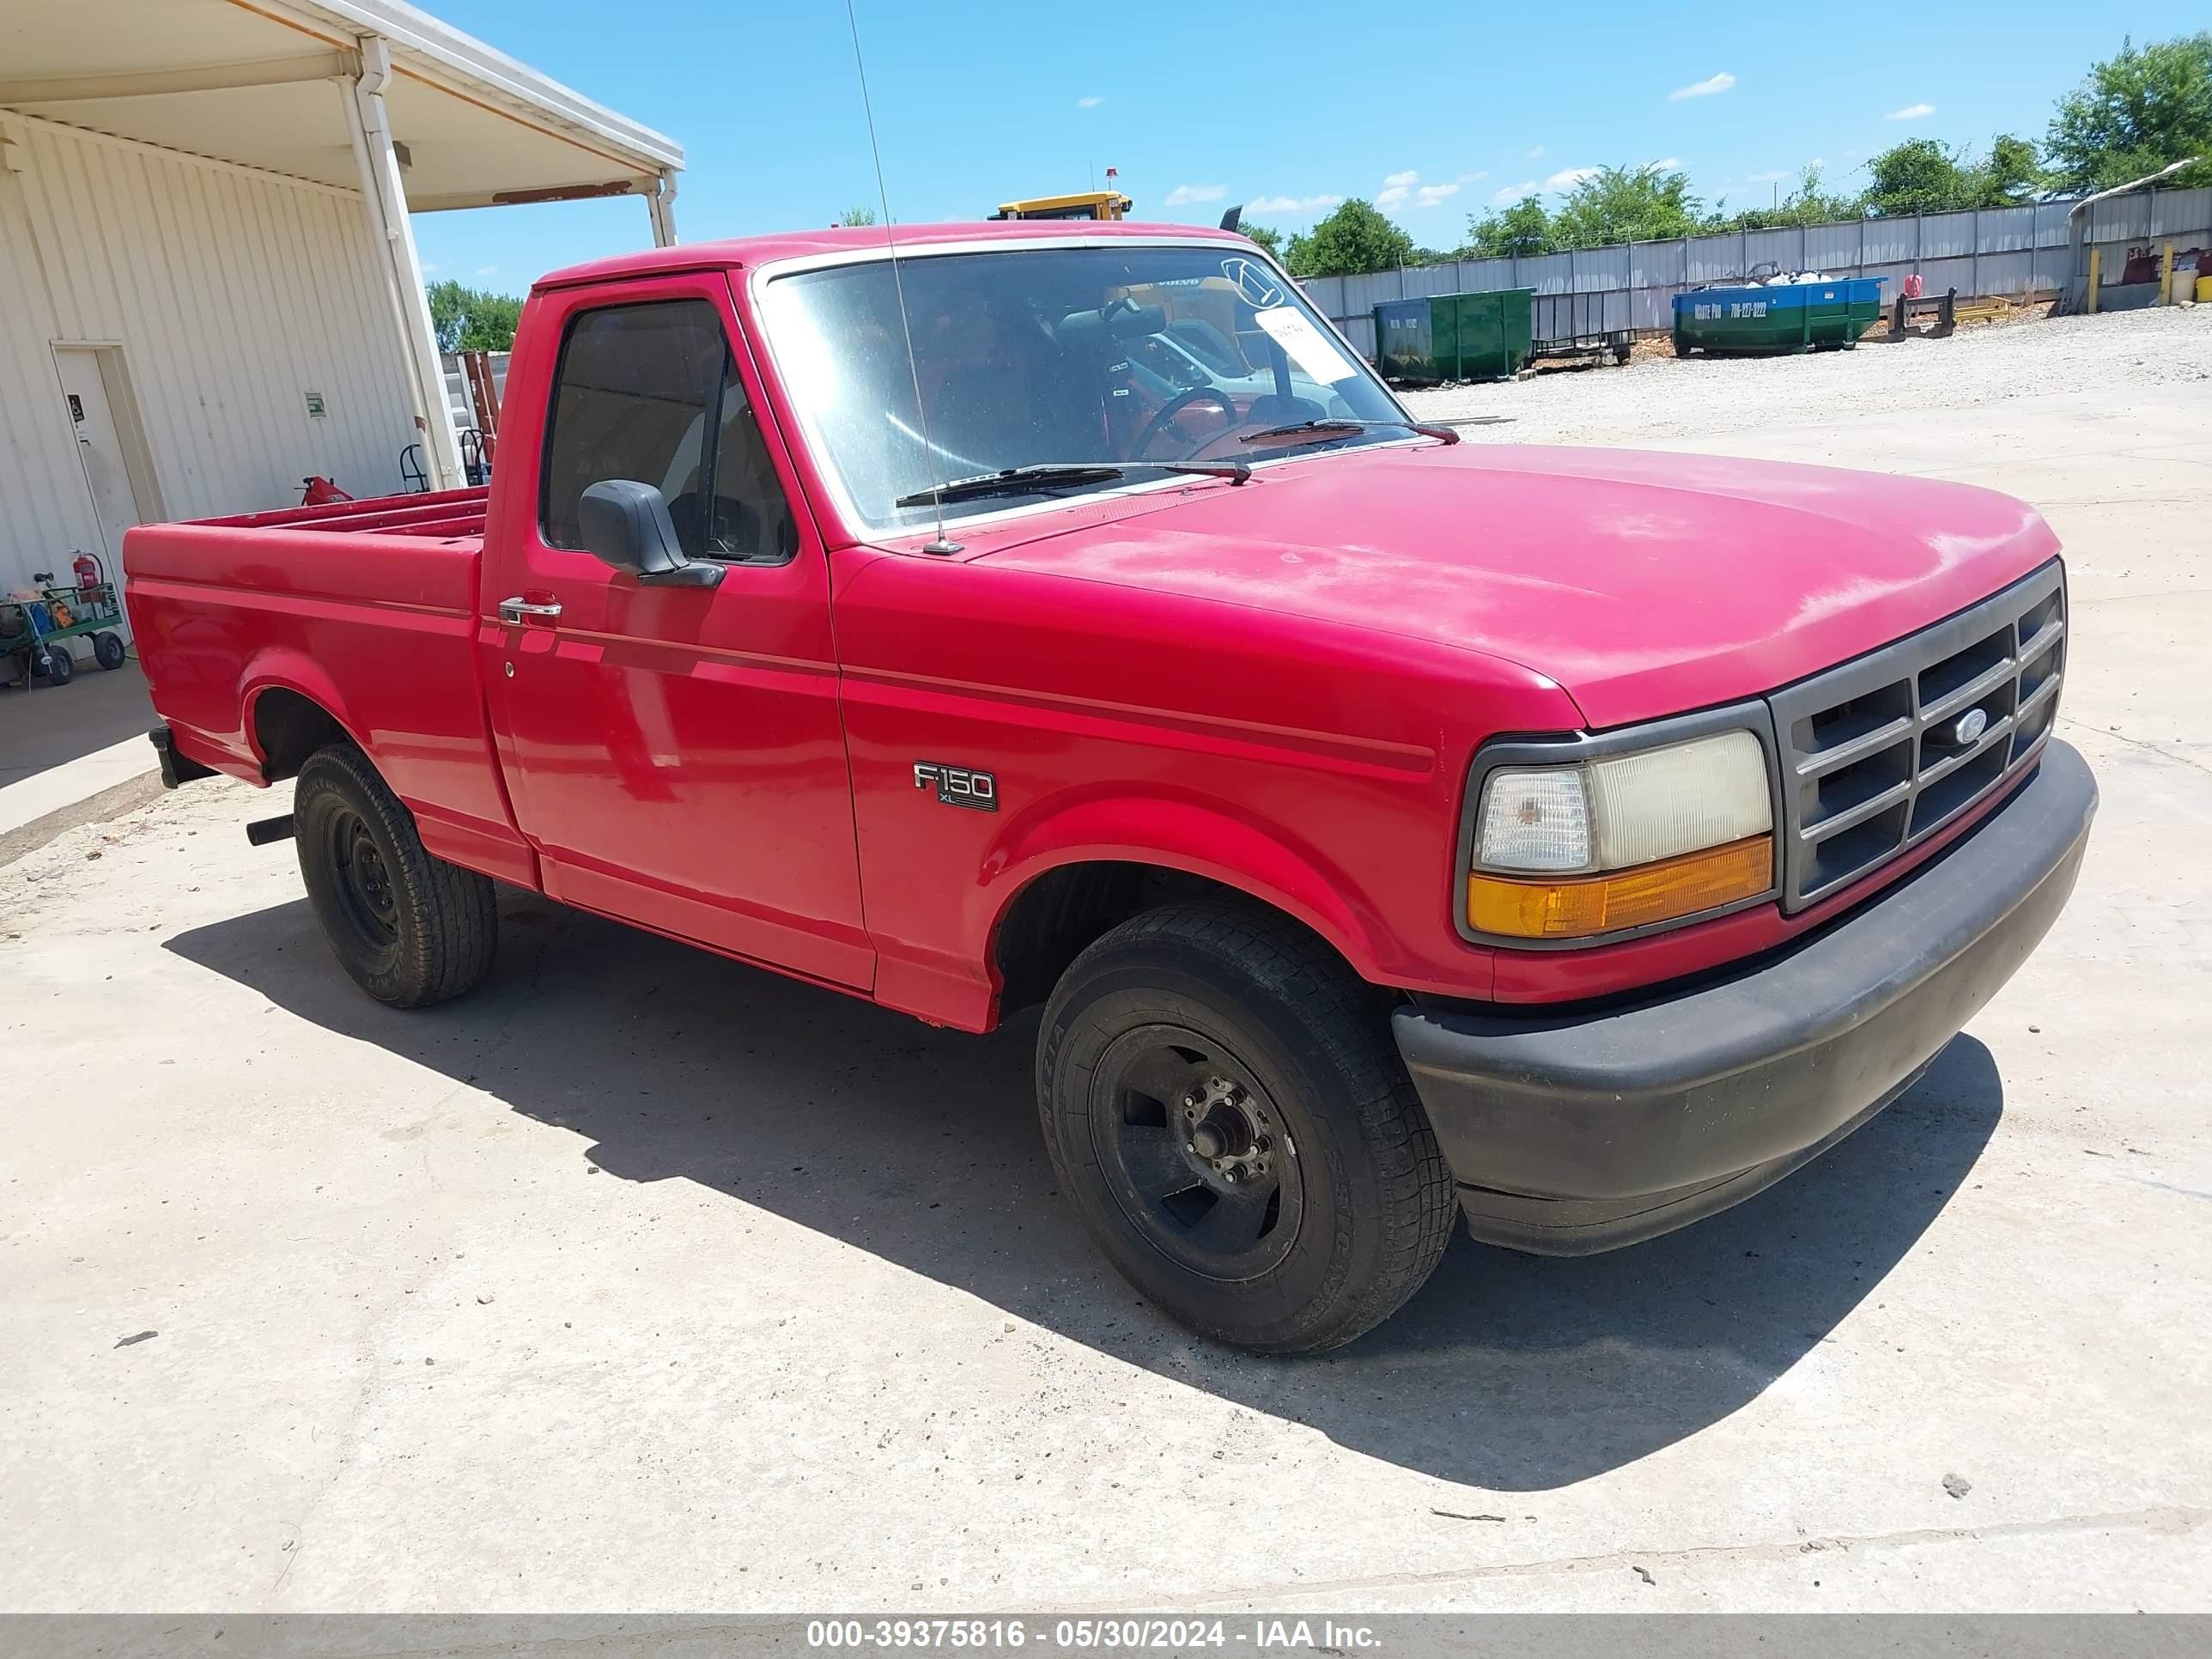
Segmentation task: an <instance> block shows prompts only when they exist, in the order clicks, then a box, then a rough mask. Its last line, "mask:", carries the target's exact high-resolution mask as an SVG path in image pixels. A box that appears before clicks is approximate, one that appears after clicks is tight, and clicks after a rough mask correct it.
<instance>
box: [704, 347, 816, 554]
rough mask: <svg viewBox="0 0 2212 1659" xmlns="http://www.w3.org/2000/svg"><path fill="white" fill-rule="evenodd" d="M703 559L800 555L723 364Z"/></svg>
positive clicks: (764, 448) (778, 485)
mask: <svg viewBox="0 0 2212 1659" xmlns="http://www.w3.org/2000/svg"><path fill="white" fill-rule="evenodd" d="M706 499H707V501H708V513H707V536H706V540H707V556H708V557H709V558H715V559H742V560H743V561H744V562H746V563H747V564H784V563H787V562H789V561H790V560H791V559H792V558H793V557H794V556H796V555H797V554H798V552H799V524H798V521H797V520H794V519H793V517H792V516H791V503H790V502H789V501H787V500H786V499H785V498H784V494H783V484H782V482H781V480H780V479H778V478H777V477H776V476H775V463H774V462H773V461H771V460H769V458H768V441H767V440H765V439H764V438H763V437H762V436H761V429H760V422H759V419H758V418H757V416H755V414H754V413H753V406H752V400H751V399H750V398H747V397H746V396H745V385H744V381H743V380H739V379H738V366H737V364H736V363H735V362H732V361H731V360H729V359H728V358H725V359H724V360H723V364H722V408H721V435H720V438H719V439H718V440H717V441H716V442H715V445H714V472H713V477H712V485H711V488H710V489H709V491H708V495H707V498H706Z"/></svg>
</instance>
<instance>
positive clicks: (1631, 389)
mask: <svg viewBox="0 0 2212 1659" xmlns="http://www.w3.org/2000/svg"><path fill="white" fill-rule="evenodd" d="M2191 382H2194V383H2195V384H2197V385H2198V386H2203V387H2204V388H2205V389H2206V390H2207V391H2212V306H2189V307H2166V308H2164V309H2160V310H2156V311H2137V312H2128V313H2121V314H2118V315H2113V316H2104V317H2062V318H2059V319H2056V320H2052V321H2044V322H2017V323H2008V324H1996V325H1990V326H1987V327H1983V328H1970V329H1962V330H1960V331H1959V332H1958V333H1957V334H1954V336H1952V337H1951V338H1949V339H1948V340H1926V339H1908V340H1905V341H1902V342H1899V343H1896V344H1893V345H1892V344H1878V343H1874V342H1871V341H1869V342H1868V343H1866V344H1864V345H1863V346H1862V347H1861V348H1860V349H1857V350H1856V351H1821V352H1814V353H1813V354H1812V355H1810V356H1788V357H1735V358H1717V357H1688V358H1676V357H1658V358H1654V359H1650V360H1647V361H1644V362H1636V363H1632V364H1630V365H1629V366H1628V367H1627V368H1610V367H1607V368H1589V369H1584V370H1581V371H1577V372H1559V371H1553V372H1551V373H1547V374H1539V375H1536V376H1534V377H1533V378H1532V379H1529V380H1518V381H1507V382H1504V383H1502V384H1497V385H1490V386H1449V387H1443V388H1440V389H1437V390H1434V391H1425V392H1407V394H1406V403H1407V406H1408V407H1409V408H1411V409H1412V410H1413V411H1414V412H1415V413H1416V414H1418V415H1419V416H1422V418H1424V419H1425V420H1431V421H1439V420H1441V421H1457V420H1466V419H1469V418H1476V417H1481V416H1505V417H1506V418H1505V419H1504V420H1503V421H1500V422H1497V423H1496V424H1494V425H1492V424H1486V425H1481V426H1470V427H1469V428H1467V436H1468V439H1469V440H1470V441H1489V442H1493V443H1541V442H1549V443H1559V442H1586V441H1621V440H1623V439H1633V440H1638V441H1643V440H1650V439H1666V438H1677V437H1691V436H1696V437H1699V438H1709V437H1712V436H1715V435H1719V434H1723V433H1728V432H1741V431H1746V430H1751V429H1755V428H1761V427H1766V426H1772V425H1778V424H1786V425H1796V424H1800V423H1802V422H1807V421H1810V420H1819V419H1823V418H1834V417H1839V416H1857V415H1875V414H1890V413H1902V412H1905V411H1908V410H1916V409H1971V408H1974V407H1976V406H1978V405H1980V404H1989V403H1994V402H1999V401H2003V400H2008V399H2011V398H2019V397H2021V396H2023V395H2027V394H2031V393H2036V392H2051V391H2054V390H2061V389H2066V388H2071V387H2087V386H2094V387H2095V388H2096V389H2097V390H2098V392H2100V394H2102V395H2104V396H2106V397H2107V398H2119V397H2122V396H2124V395H2125V394H2126V393H2128V392H2134V391H2142V390H2147V389H2148V388H2151V387H2154V386H2173V385H2175V384H2176V383H2181V384H2183V385H2186V384H2188V383H2191ZM2202 431H2203V428H2199V433H2200V435H2201V434H2202ZM1861 464H1863V463H1861Z"/></svg>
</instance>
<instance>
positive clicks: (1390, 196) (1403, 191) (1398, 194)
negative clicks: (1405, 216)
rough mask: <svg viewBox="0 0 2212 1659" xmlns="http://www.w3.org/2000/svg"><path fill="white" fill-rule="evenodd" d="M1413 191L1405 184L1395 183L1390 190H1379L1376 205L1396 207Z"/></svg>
mask: <svg viewBox="0 0 2212 1659" xmlns="http://www.w3.org/2000/svg"><path fill="white" fill-rule="evenodd" d="M1412 194H1413V191H1411V190H1410V189H1408V188H1407V186H1405V185H1391V186H1390V187H1389V189H1388V190H1384V191H1377V192H1376V197H1375V205H1376V207H1379V208H1394V207H1396V206H1398V205H1399V204H1401V203H1402V202H1403V201H1404V200H1405V199H1406V198H1407V197H1408V196H1411V195H1412Z"/></svg>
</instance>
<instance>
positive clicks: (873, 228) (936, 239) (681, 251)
mask: <svg viewBox="0 0 2212 1659" xmlns="http://www.w3.org/2000/svg"><path fill="white" fill-rule="evenodd" d="M1162 236H1169V237H1173V238H1175V239H1176V240H1178V241H1191V240H1196V241H1208V242H1232V243H1237V244H1243V243H1244V241H1245V238H1243V236H1240V235H1238V234H1237V233H1236V232H1234V231H1227V230H1217V229H1215V228H1213V227H1212V226H1211V225H1175V224H1144V223H1139V222H1132V221H1130V220H1127V219H1124V220H1120V221H1105V220H1087V219H1085V220H1073V219H1030V220H1005V221H1002V220H992V219H977V220H972V221H969V222H958V223H952V224H940V225H901V226H899V227H898V245H899V246H900V247H901V248H902V249H906V248H921V247H929V246H937V245H939V244H942V243H945V242H984V241H989V242H1036V241H1066V240H1070V239H1071V238H1079V239H1081V240H1085V241H1091V240H1098V241H1108V240H1114V239H1115V238H1119V237H1136V238H1146V237H1151V238H1158V237H1162ZM890 241H891V237H890V232H889V231H888V230H886V229H885V228H884V227H883V226H881V225H854V226H842V225H836V226H831V227H829V228H827V229H823V230H793V231H784V232H781V233H778V234H775V235H771V236H733V237H731V238H729V239H728V240H724V241H719V242H686V243H684V244H682V245H680V246H676V247H659V248H642V249H640V250H639V251H638V252H635V253H617V254H614V255H611V257H609V258H605V259H592V260H589V261H586V263H585V264H580V265H569V266H568V267H566V268H565V269H563V270H555V271H549V272H547V273H546V274H545V275H544V276H541V277H539V278H538V281H537V282H536V283H534V284H533V285H532V286H533V287H534V288H568V287H572V286H574V284H576V283H603V282H607V281H609V280H611V279H613V278H616V277H622V276H648V275H651V274H653V273H654V272H656V271H665V270H700V269H702V267H713V266H718V265H719V266H738V267H744V268H748V269H750V268H751V267H754V266H758V265H764V264H769V263H770V262H771V261H773V260H777V259H795V258H807V257H809V256H811V255H814V254H821V253H848V252H854V251H855V250H868V249H875V248H886V247H889V246H890Z"/></svg>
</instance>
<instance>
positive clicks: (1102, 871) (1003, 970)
mask: <svg viewBox="0 0 2212 1659" xmlns="http://www.w3.org/2000/svg"><path fill="white" fill-rule="evenodd" d="M993 863H994V866H995V872H993V871H991V870H987V883H986V885H985V887H984V890H983V894H984V898H985V902H986V905H987V926H986V927H985V930H984V933H983V939H984V955H985V960H986V963H987V966H988V968H989V969H990V974H991V980H992V986H993V993H994V996H993V1014H994V1020H995V1018H1002V1017H1003V1016H1005V1015H1006V1014H1007V1013H1010V1012H1014V1011H1015V1010H1017V1009H1019V1008H1023V1007H1026V1006H1031V1005H1033V1004H1035V1003H1038V1002H1042V1000H1044V999H1045V997H1046V996H1047V995H1048V994H1050V991H1051V988H1052V985H1053V983H1054V981H1057V979H1058V977H1059V975H1060V972H1061V971H1063V970H1064V969H1066V966H1067V964H1068V963H1070V962H1073V960H1074V959H1075V957H1076V956H1078V955H1079V953H1080V952H1081V951H1083V949H1084V948H1085V946H1086V945H1089V944H1090V943H1091V941H1092V940H1093V939H1097V938H1098V937H1099V936H1100V935H1101V934H1103V933H1106V932H1108V931H1109V930H1110V929H1111V928H1113V927H1116V926H1118V925H1119V924H1120V923H1121V922H1123V921H1127V920H1128V919H1129V918H1130V917H1132V916H1134V915H1141V914H1142V913H1144V912H1145V911H1146V910H1151V909H1156V908H1160V907H1161V906H1163V905H1165V904H1171V903H1177V902H1185V901H1188V900H1191V899H1197V898H1215V899H1225V900H1229V901H1231V902H1240V903H1244V904H1249V905H1252V906H1255V907H1257V908H1261V909H1265V910H1268V911H1272V912H1273V913H1274V914H1276V915H1280V916H1282V917H1285V918H1286V919H1287V920H1289V921H1292V922H1295V923H1297V925H1298V926H1299V927H1303V928H1304V930H1305V931H1307V932H1308V933H1312V934H1313V935H1314V936H1315V937H1316V938H1317V939H1320V940H1321V942H1322V944H1324V945H1327V946H1328V948H1329V949H1330V950H1331V951H1334V953H1335V955H1336V956H1337V957H1340V959H1342V960H1343V962H1344V963H1345V964H1346V966H1347V967H1349V968H1350V969H1352V972H1353V973H1355V974H1357V975H1359V976H1360V977H1361V978H1363V979H1366V980H1369V981H1373V982H1380V979H1381V975H1380V973H1379V970H1378V958H1377V956H1376V949H1375V944H1374V941H1375V939H1376V927H1377V923H1376V919H1375V918H1373V917H1372V916H1370V915H1368V914H1366V912H1365V910H1364V907H1362V906H1360V905H1359V904H1358V902H1356V899H1355V897H1354V896H1351V895H1350V894H1349V892H1348V886H1349V884H1348V883H1346V881H1345V880H1344V878H1342V877H1341V876H1332V874H1331V872H1328V870H1327V869H1326V868H1324V867H1323V866H1322V863H1321V861H1320V860H1318V859H1316V857H1314V856H1313V855H1311V854H1309V853H1307V852H1305V851H1304V850H1303V849H1301V848H1297V847H1296V846H1294V845H1292V844H1291V843H1290V842H1289V841H1288V840H1287V839H1286V838H1284V837H1282V836H1278V835H1276V834H1274V833H1273V832H1272V831H1270V830H1269V829H1267V828H1265V827H1263V826H1261V825H1260V824H1257V823H1253V822H1251V821H1249V820H1248V819H1243V818H1239V817H1234V816H1232V815H1231V814H1230V813H1228V812H1226V811H1222V810H1220V809H1219V808H1218V807H1213V806H1209V805H1199V804H1196V803H1191V802H1170V801H1162V800H1157V799H1154V800H1143V801H1132V800H1119V801H1107V802H1091V803H1088V804H1086V805H1083V806H1079V807H1075V808H1073V809H1070V810H1069V811H1065V812H1062V813H1059V814H1056V815H1054V817H1051V818H1049V819H1048V820H1045V821H1044V822H1042V823H1036V824H1034V825H1031V826H1028V827H1026V828H1025V829H1022V830H1021V832H1020V833H1019V834H1018V835H1017V836H1013V837H1010V838H1009V840H1008V842H1006V843H1005V844H1003V845H1002V847H1001V848H1000V849H999V850H998V852H997V853H996V854H994V860H993Z"/></svg>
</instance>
